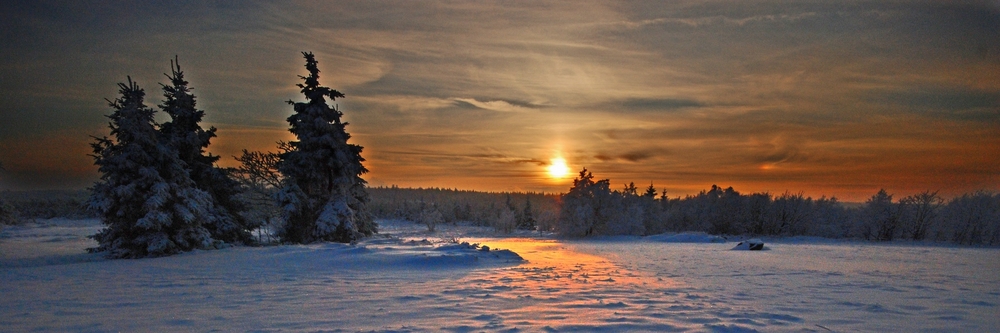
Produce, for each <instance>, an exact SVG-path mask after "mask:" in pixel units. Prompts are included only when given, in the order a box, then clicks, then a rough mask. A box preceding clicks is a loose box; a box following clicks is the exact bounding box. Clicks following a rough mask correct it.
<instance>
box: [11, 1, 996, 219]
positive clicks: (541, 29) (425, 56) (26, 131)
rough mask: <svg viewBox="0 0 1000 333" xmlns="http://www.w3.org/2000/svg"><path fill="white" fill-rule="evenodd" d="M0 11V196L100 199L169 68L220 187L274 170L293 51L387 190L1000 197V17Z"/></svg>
mask: <svg viewBox="0 0 1000 333" xmlns="http://www.w3.org/2000/svg"><path fill="white" fill-rule="evenodd" d="M2 6H3V8H4V9H3V11H2V12H0V27H2V28H0V33H2V34H0V40H2V45H3V47H2V48H0V56H2V58H0V59H2V60H0V119H2V121H0V165H2V167H3V170H0V190H38V189H82V188H86V187H88V186H90V185H91V184H93V182H94V181H95V180H96V179H97V178H98V173H97V168H96V167H95V166H94V165H93V158H92V157H90V156H88V154H89V153H90V147H89V143H90V142H92V141H93V139H92V138H91V136H107V135H109V130H108V128H107V118H105V117H104V116H105V115H107V114H110V112H111V108H110V107H108V105H107V101H106V99H114V98H116V97H117V96H116V94H117V83H118V82H124V81H125V80H126V79H127V76H129V77H131V78H132V80H134V81H137V82H138V83H139V85H140V86H141V87H143V88H144V89H146V93H147V102H146V104H147V105H150V106H154V107H155V106H156V105H157V104H159V103H160V102H161V101H162V100H163V97H162V90H161V88H160V85H159V84H160V83H165V82H167V79H166V77H165V76H164V74H163V73H167V72H169V70H170V61H171V60H172V59H174V57H175V56H177V57H178V59H179V62H180V65H181V68H182V70H183V71H184V74H185V75H186V78H187V79H188V81H190V86H191V87H193V89H194V94H195V95H196V96H197V101H198V107H199V108H200V109H203V110H205V113H206V116H205V120H204V122H203V126H206V127H207V126H215V127H216V128H218V132H217V134H218V137H217V138H215V139H214V140H213V141H212V145H211V146H210V148H209V151H210V152H211V153H213V154H216V155H219V156H222V157H223V158H222V159H221V160H220V162H219V163H220V165H221V166H235V165H236V162H235V160H234V159H233V156H234V155H237V154H239V152H240V151H241V149H249V150H261V151H266V150H270V151H276V148H275V142H276V141H279V140H286V141H287V140H293V139H294V138H293V137H291V136H290V134H288V132H287V128H288V125H287V123H286V121H285V119H286V118H287V117H288V116H289V115H291V113H292V107H291V106H290V105H288V104H287V103H286V101H288V100H294V101H302V100H304V98H303V97H302V96H301V94H300V93H299V92H298V88H297V87H295V84H296V83H298V82H300V79H299V77H298V76H299V75H305V74H306V71H305V68H304V63H305V62H304V59H303V58H302V54H301V52H302V51H310V52H313V53H315V54H316V57H317V59H318V60H319V67H320V70H321V71H322V72H321V74H320V75H321V77H320V83H321V84H323V85H325V86H329V87H332V88H335V89H337V90H339V91H341V92H343V93H344V94H345V95H346V98H343V99H339V100H337V101H336V102H335V103H336V105H337V106H338V107H339V109H340V110H341V111H342V112H343V113H344V117H345V118H346V120H347V121H348V122H350V125H349V126H348V127H347V130H348V131H349V132H350V133H351V134H352V136H353V137H352V143H356V144H360V145H362V146H364V147H365V148H364V151H363V153H362V156H363V157H364V158H365V159H367V161H366V162H365V166H366V167H367V168H368V169H369V170H370V173H368V174H366V175H365V178H366V179H367V180H368V181H369V183H370V184H371V185H373V186H390V185H397V186H401V187H439V188H459V189H467V190H481V191H541V192H549V193H552V192H565V191H567V190H568V189H569V187H570V186H571V185H572V178H573V176H574V175H575V174H576V173H577V172H579V170H581V169H583V168H587V169H588V170H589V171H591V172H593V174H594V176H595V177H596V178H598V179H610V180H611V184H612V187H613V188H616V189H617V188H622V187H624V184H626V183H629V182H634V183H636V185H637V186H639V187H643V188H644V187H646V186H648V185H649V184H650V183H652V184H653V185H654V186H655V187H656V188H657V189H659V190H666V191H667V195H668V196H670V197H676V196H684V195H689V194H696V193H697V192H699V191H701V190H705V189H707V188H710V187H711V185H713V184H718V185H719V186H723V187H728V186H732V187H734V188H735V189H736V190H738V191H740V192H744V193H751V192H765V191H766V192H770V193H772V194H781V193H784V192H786V191H787V192H791V193H803V194H805V195H807V196H812V197H816V198H818V197H820V196H827V197H830V196H835V197H837V198H839V199H841V200H845V201H864V200H865V199H866V198H868V197H870V196H871V195H873V194H874V193H875V192H877V191H878V190H879V189H882V188H884V189H886V190H887V191H889V193H893V194H896V195H897V196H898V197H902V196H905V195H910V194H914V193H917V192H922V191H925V190H930V191H940V194H942V195H944V196H946V197H950V196H955V195H960V194H962V193H968V192H973V191H978V190H989V191H996V190H998V189H1000V1H968V2H966V1H947V2H943V1H942V2H939V1H743V0H732V1H669V2H653V1H636V2H633V1H560V2H540V1H523V2H521V1H496V2H491V1H475V2H472V1H469V2H464V1H456V2H435V1H427V2H413V1H360V2H338V1H301V2H298V1H292V2H276V1H238V2H237V1H217V2H216V1H70V2H67V1H2ZM164 117H165V116H164V115H162V114H161V115H160V116H159V118H158V119H159V121H161V122H162V121H166V120H167V119H166V118H164ZM558 158H561V159H562V160H564V161H565V163H566V164H567V167H568V169H569V170H570V175H569V176H566V177H562V178H555V177H552V176H551V175H549V173H547V171H546V170H548V169H549V168H550V166H551V165H552V163H553V160H555V159H558Z"/></svg>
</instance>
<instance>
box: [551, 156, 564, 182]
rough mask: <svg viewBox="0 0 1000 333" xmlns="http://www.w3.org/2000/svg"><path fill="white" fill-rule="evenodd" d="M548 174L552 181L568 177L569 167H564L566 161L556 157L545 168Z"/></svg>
mask: <svg viewBox="0 0 1000 333" xmlns="http://www.w3.org/2000/svg"><path fill="white" fill-rule="evenodd" d="M547 170H548V172H549V177H552V178H553V179H560V178H566V176H567V175H569V167H568V166H566V160H565V159H563V158H562V157H556V158H553V159H552V163H549V167H548V168H547Z"/></svg>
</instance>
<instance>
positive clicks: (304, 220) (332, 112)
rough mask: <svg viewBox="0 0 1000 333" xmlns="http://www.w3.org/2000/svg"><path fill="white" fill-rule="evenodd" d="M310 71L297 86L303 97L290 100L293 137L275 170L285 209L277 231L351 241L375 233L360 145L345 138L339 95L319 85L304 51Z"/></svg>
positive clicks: (297, 237)
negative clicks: (337, 106)
mask: <svg viewBox="0 0 1000 333" xmlns="http://www.w3.org/2000/svg"><path fill="white" fill-rule="evenodd" d="M302 55H303V56H304V57H305V59H306V69H307V70H308V71H309V76H300V78H302V80H303V81H304V82H303V83H300V84H298V85H297V86H298V87H299V88H301V91H302V94H303V95H305V97H306V101H305V102H297V103H296V102H292V101H288V103H289V104H291V105H293V107H294V110H295V113H294V114H292V115H291V116H290V117H288V124H289V126H290V127H289V131H290V132H292V134H294V135H295V137H296V139H298V141H292V142H289V145H290V147H291V150H290V151H287V152H285V153H283V154H281V162H280V163H279V166H278V169H279V170H280V171H281V173H282V174H283V175H284V176H285V181H284V183H283V187H282V189H281V191H279V193H278V201H279V202H280V205H281V207H282V209H283V211H284V214H285V219H286V221H285V223H286V224H285V227H284V230H282V232H281V235H282V237H283V239H284V240H285V241H287V242H293V243H309V242H314V241H336V242H350V241H353V240H356V239H358V238H360V237H362V236H366V235H371V234H373V233H375V232H377V226H376V224H375V222H374V219H373V218H372V216H371V213H370V212H369V211H368V207H367V205H368V202H369V197H368V192H367V190H366V182H365V180H364V179H362V178H361V175H362V174H364V173H366V172H368V170H367V169H365V167H364V166H363V165H362V163H361V162H363V161H364V158H362V157H361V150H362V147H361V146H359V145H355V144H350V143H348V140H349V139H350V137H351V136H350V134H348V133H347V131H346V130H345V127H346V126H347V123H346V122H342V121H341V119H340V118H341V116H343V114H342V113H341V112H340V111H339V110H337V109H335V108H331V107H330V105H329V104H327V100H326V98H330V100H331V101H334V100H336V99H337V98H343V97H344V94H342V93H340V92H339V91H337V90H334V89H330V88H328V87H323V86H320V85H319V67H318V62H317V61H316V58H315V57H314V56H313V54H312V53H308V52H303V53H302Z"/></svg>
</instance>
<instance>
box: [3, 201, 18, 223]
mask: <svg viewBox="0 0 1000 333" xmlns="http://www.w3.org/2000/svg"><path fill="white" fill-rule="evenodd" d="M20 221H21V219H20V217H19V216H18V213H17V210H15V209H14V206H13V205H11V204H9V203H7V201H5V200H4V199H3V198H0V225H12V224H17V223H18V222H20Z"/></svg>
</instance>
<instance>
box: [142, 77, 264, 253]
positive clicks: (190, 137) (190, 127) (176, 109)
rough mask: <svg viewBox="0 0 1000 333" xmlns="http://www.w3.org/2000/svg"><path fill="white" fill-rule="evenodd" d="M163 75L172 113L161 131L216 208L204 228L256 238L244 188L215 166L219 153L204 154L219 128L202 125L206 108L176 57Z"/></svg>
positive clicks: (230, 237)
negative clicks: (198, 102) (167, 81)
mask: <svg viewBox="0 0 1000 333" xmlns="http://www.w3.org/2000/svg"><path fill="white" fill-rule="evenodd" d="M164 75H166V76H167V78H168V79H170V84H160V85H161V86H162V87H163V97H164V98H165V99H164V101H163V104H160V109H161V110H163V112H165V113H167V114H168V115H170V121H169V122H166V123H163V124H162V125H161V126H160V134H161V136H162V138H163V141H164V142H165V143H166V144H167V145H169V146H170V148H172V149H173V150H174V151H175V152H176V154H177V157H178V158H179V159H180V160H181V161H182V162H184V164H185V166H186V168H187V171H188V173H189V174H190V175H191V180H192V181H194V183H195V185H196V186H197V187H198V188H199V189H202V190H204V191H206V192H208V193H209V194H210V195H211V196H212V201H213V203H214V205H213V207H214V210H213V211H212V216H211V221H209V223H207V224H206V225H205V227H206V228H208V230H209V232H211V234H212V237H213V238H215V239H217V240H221V241H224V242H228V243H243V244H246V243H250V242H251V241H252V240H253V237H252V234H251V230H253V229H255V228H257V227H259V223H254V222H252V221H250V220H248V219H247V218H246V217H244V215H243V214H244V213H245V212H246V211H247V209H248V207H247V205H246V203H245V202H244V201H243V200H242V199H241V198H240V196H241V194H242V193H243V192H244V191H243V188H242V187H241V186H240V183H239V182H237V181H236V180H235V179H232V178H230V177H229V175H228V173H227V172H226V171H225V170H223V169H221V168H218V167H216V166H215V162H216V161H218V160H219V156H213V155H211V154H206V153H205V148H208V146H209V144H210V141H211V140H212V138H214V137H215V136H216V135H215V131H216V128H215V127H210V128H209V129H208V130H205V129H204V128H202V127H201V125H200V124H199V123H201V120H202V118H203V117H204V116H205V111H204V110H198V109H197V108H196V107H195V104H196V101H195V96H194V94H192V93H191V88H189V87H188V81H186V80H184V72H183V71H181V65H180V63H179V62H178V61H177V60H176V58H175V59H174V60H173V61H171V62H170V74H164Z"/></svg>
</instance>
